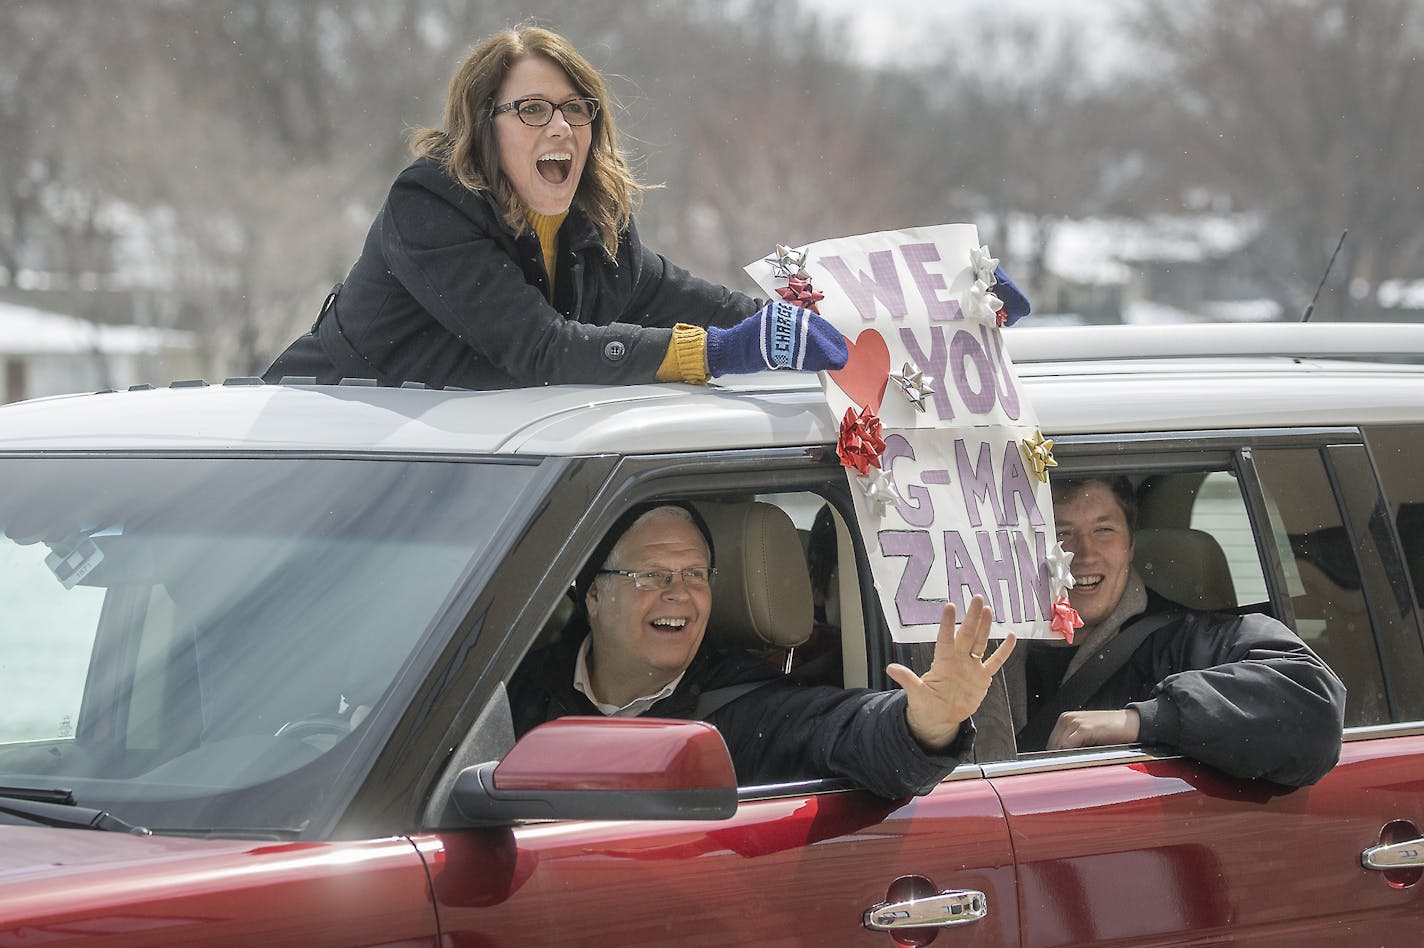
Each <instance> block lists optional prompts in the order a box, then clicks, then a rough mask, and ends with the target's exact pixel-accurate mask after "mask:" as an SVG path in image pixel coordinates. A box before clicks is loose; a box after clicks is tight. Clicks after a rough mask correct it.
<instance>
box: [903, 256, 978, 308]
mask: <svg viewBox="0 0 1424 948" xmlns="http://www.w3.org/2000/svg"><path fill="white" fill-rule="evenodd" d="M900 255H901V256H903V257H904V258H905V263H906V264H908V265H909V267H910V277H911V278H912V279H913V280H914V281H915V287H916V288H917V289H918V290H919V291H920V296H921V297H923V298H924V301H925V307H926V308H927V309H928V310H929V314H930V319H936V320H940V321H944V320H948V319H963V318H964V314H963V313H962V312H960V309H959V301H958V300H954V301H953V302H952V303H951V301H950V300H944V299H940V297H939V292H940V291H941V290H943V289H945V288H946V287H945V282H944V274H943V273H935V272H931V271H930V270H927V269H925V264H927V263H936V262H938V261H939V259H940V256H939V251H938V250H937V249H935V245H934V244H906V245H905V246H903V247H901V248H900Z"/></svg>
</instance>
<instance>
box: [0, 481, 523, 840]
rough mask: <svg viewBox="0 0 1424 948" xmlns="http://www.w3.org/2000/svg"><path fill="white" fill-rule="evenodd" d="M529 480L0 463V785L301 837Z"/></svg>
mask: <svg viewBox="0 0 1424 948" xmlns="http://www.w3.org/2000/svg"><path fill="white" fill-rule="evenodd" d="M534 470H536V467H535V466H534V465H531V464H506V463H500V464H488V465H487V464H478V463H465V464H462V463H444V462H400V461H376V460H335V459H327V460H319V459H305V460H303V459H292V458H287V459H275V458H267V459H261V458H245V459H244V458H228V459H223V458H207V459H196V458H187V459H184V458H71V459H66V460H52V459H44V458H10V459H0V482H3V483H5V484H6V488H7V489H6V491H5V492H4V494H3V496H0V599H3V601H4V603H5V609H4V616H3V620H0V647H2V648H3V652H0V722H4V724H3V725H0V784H5V785H9V786H40V787H51V786H55V785H62V786H64V787H66V788H72V789H73V791H74V793H75V796H76V798H77V799H78V800H79V802H80V803H81V804H83V805H86V806H98V807H106V808H111V809H113V810H114V811H115V812H120V813H123V814H124V819H126V820H128V821H129V822H138V823H141V824H144V825H153V826H158V827H163V828H168V829H179V830H182V829H208V830H211V829H218V828H233V827H266V828H275V829H281V828H288V829H296V828H300V827H301V826H302V825H303V824H304V822H305V821H306V820H307V819H308V818H309V817H310V813H311V807H312V806H314V805H316V804H317V803H319V801H321V799H322V798H323V793H322V792H321V791H320V787H321V786H322V785H323V783H324V781H326V780H328V779H330V774H331V773H332V772H333V770H334V769H339V768H340V767H341V766H342V765H343V763H344V762H345V761H347V760H348V759H349V757H350V755H351V754H352V753H354V752H355V749H356V747H357V745H358V743H359V740H360V735H361V734H362V733H363V731H362V724H363V723H364V722H365V721H366V720H367V719H368V718H369V716H370V715H371V714H372V712H373V711H374V710H375V709H376V707H377V706H378V704H379V703H380V702H381V700H382V698H383V696H384V695H385V694H386V692H387V689H388V688H389V687H390V686H391V684H392V682H393V681H394V680H395V679H396V676H397V674H398V673H399V672H400V671H401V669H402V666H404V665H405V664H406V662H407V661H408V659H409V658H410V656H411V653H412V652H413V650H415V649H416V648H417V647H418V646H419V644H420V643H421V642H422V641H423V639H424V637H425V636H426V634H427V632H428V630H429V628H430V627H431V622H432V620H433V619H434V618H435V617H436V616H437V614H438V613H439V610H440V609H441V606H442V604H443V603H445V602H446V601H447V600H448V599H449V598H450V597H451V595H452V590H454V589H455V588H456V587H457V586H458V585H459V584H460V583H461V581H462V577H464V576H466V575H467V573H468V571H469V570H470V569H471V568H472V564H473V563H475V562H476V560H477V558H478V557H479V555H480V554H481V553H482V551H484V550H485V549H486V548H487V547H489V546H491V545H492V544H494V543H496V542H497V540H498V538H499V537H500V536H501V531H500V525H501V523H502V522H503V521H504V519H505V518H506V517H507V516H508V515H509V512H510V510H511V509H512V508H514V507H515V506H516V504H515V501H516V499H517V498H518V496H519V494H520V491H521V490H523V489H524V488H525V487H526V486H527V484H528V483H529V481H530V472H532V471H534Z"/></svg>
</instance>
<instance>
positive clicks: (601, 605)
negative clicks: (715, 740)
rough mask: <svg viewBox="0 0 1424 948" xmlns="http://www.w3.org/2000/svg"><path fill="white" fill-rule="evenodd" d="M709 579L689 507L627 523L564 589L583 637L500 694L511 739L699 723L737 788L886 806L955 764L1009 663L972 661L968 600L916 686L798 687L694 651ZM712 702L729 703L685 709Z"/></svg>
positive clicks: (763, 668)
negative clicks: (787, 790)
mask: <svg viewBox="0 0 1424 948" xmlns="http://www.w3.org/2000/svg"><path fill="white" fill-rule="evenodd" d="M712 566H713V550H712V539H711V534H710V532H709V531H708V529H707V527H706V524H705V523H703V522H702V518H701V517H700V515H698V514H697V512H696V510H695V509H693V508H692V507H690V506H686V505H682V504H673V503H656V504H645V505H641V506H639V507H635V508H633V509H632V510H630V511H628V513H626V514H625V515H624V516H623V517H622V518H620V520H619V521H618V522H617V523H616V524H614V526H613V528H612V529H611V530H610V531H609V533H608V536H607V537H605V539H604V541H603V544H602V545H601V546H600V548H599V550H598V551H596V552H595V553H594V556H593V557H592V558H591V559H590V561H589V564H588V566H586V567H585V570H584V572H583V574H582V575H581V576H580V578H579V582H578V583H577V584H576V588H577V589H578V590H579V591H580V592H581V593H582V595H583V605H584V607H585V609H586V611H587V620H588V621H587V625H588V631H587V635H585V636H578V635H573V636H565V641H563V642H560V643H558V644H555V645H553V646H550V647H548V648H546V649H542V650H540V651H537V652H535V653H533V654H531V655H529V656H528V657H527V658H526V659H525V660H524V662H523V663H522V664H521V665H520V668H519V670H518V672H517V673H516V674H515V676H514V678H513V680H512V681H511V682H510V685H509V698H510V706H511V709H512V711H513V714H514V729H515V733H516V734H520V735H522V734H524V733H525V732H526V731H528V730H529V729H530V728H533V727H535V726H536V725H539V724H542V723H543V722H545V721H549V720H553V719H554V718H558V717H561V716H563V715H567V714H582V715H598V714H603V715H609V716H614V717H632V716H638V715H647V716H650V717H665V718H684V719H702V720H706V721H708V722H709V723H711V724H713V725H715V726H716V727H717V729H718V731H720V732H721V734H722V737H723V739H724V740H725V741H726V742H727V747H728V749H729V750H730V751H731V755H732V762H733V764H734V766H735V767H736V771H737V779H738V782H739V783H741V784H743V785H749V784H767V783H777V782H785V781H793V780H807V779H812V778H818V777H839V778H844V779H847V780H850V781H852V782H853V783H855V784H856V785H857V786H860V787H862V788H863V789H865V790H868V791H870V792H871V793H874V794H876V795H878V796H881V797H885V798H889V799H895V798H900V797H905V796H910V795H912V794H923V793H928V792H929V791H930V790H931V789H932V788H933V787H934V786H935V785H936V784H937V783H939V782H940V780H942V779H943V778H944V777H945V776H946V775H947V774H948V773H949V772H950V771H951V770H953V769H954V768H955V767H956V766H957V765H958V764H959V763H960V761H962V760H965V759H967V758H968V756H969V754H970V752H971V749H972V744H973V736H974V728H973V725H972V724H971V723H970V722H969V715H970V713H971V712H973V711H974V709H975V708H977V707H978V706H979V703H980V702H981V701H982V700H983V698H984V695H985V693H986V691H987V690H988V688H989V682H990V679H991V676H992V675H993V674H994V672H995V671H997V670H998V669H999V668H1000V666H1002V665H1003V663H1004V661H1005V659H1007V657H1008V655H1009V653H1010V652H1011V651H1012V650H1013V641H1012V638H1010V639H1008V640H1006V643H1005V645H1003V646H1001V647H1000V648H999V649H998V650H997V651H996V652H995V653H994V654H993V655H992V656H990V657H989V658H988V659H987V660H986V659H984V658H983V654H984V650H985V648H986V647H987V645H988V641H989V627H990V621H991V617H990V612H989V609H988V608H987V607H986V606H985V605H984V603H983V601H982V600H981V599H978V598H976V599H975V600H974V601H973V602H971V603H970V605H969V606H968V608H967V609H966V610H965V616H964V622H963V624H962V625H960V626H959V627H958V628H956V626H955V618H956V617H955V611H954V607H953V606H952V605H950V606H948V607H947V608H946V609H945V612H944V616H943V620H942V622H941V624H940V629H939V634H938V640H937V641H936V643H935V652H934V661H933V663H932V664H931V666H930V668H929V669H928V670H927V671H926V672H925V674H924V677H920V676H919V675H916V674H915V673H914V672H913V671H911V670H910V669H909V668H906V667H905V666H903V665H898V664H893V665H890V666H889V667H888V668H887V669H886V673H887V674H888V675H889V676H890V678H891V679H892V680H894V681H895V682H896V683H897V684H898V685H899V686H900V689H901V690H893V691H872V690H868V689H843V688H837V687H834V686H828V685H822V686H805V685H801V684H799V683H797V682H796V681H794V680H792V679H789V678H786V677H784V676H782V675H780V674H779V671H778V669H776V668H775V667H774V666H772V665H770V664H769V663H767V662H765V661H762V660H761V659H758V658H754V657H752V656H749V655H740V654H731V653H728V652H723V651H720V650H718V649H715V648H713V647H712V646H711V645H710V644H709V643H707V642H705V641H704V632H705V631H706V628H707V618H708V615H709V613H710V611H711V609H712V590H711V586H710V585H709V580H710V573H711V568H712ZM736 686H744V689H738V688H737V687H736ZM724 689H731V690H732V693H733V694H734V697H732V698H731V699H730V700H726V701H725V702H722V701H715V702H713V703H714V704H715V707H713V708H712V709H711V710H708V705H707V704H706V703H703V704H702V706H701V708H699V702H706V699H707V698H708V697H709V696H712V695H713V694H714V693H716V692H721V693H722V694H724V695H725V694H727V693H728V692H727V691H725V690H724Z"/></svg>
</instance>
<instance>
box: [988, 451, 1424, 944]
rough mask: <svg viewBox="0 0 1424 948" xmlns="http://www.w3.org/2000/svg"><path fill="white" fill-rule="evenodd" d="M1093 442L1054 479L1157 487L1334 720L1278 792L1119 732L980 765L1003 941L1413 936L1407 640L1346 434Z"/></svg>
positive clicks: (1377, 502)
mask: <svg viewBox="0 0 1424 948" xmlns="http://www.w3.org/2000/svg"><path fill="white" fill-rule="evenodd" d="M1095 450H1096V449H1095V446H1094V445H1092V444H1091V443H1089V442H1076V443H1071V444H1066V445H1063V446H1062V447H1060V451H1061V454H1060V457H1061V458H1063V460H1064V463H1063V467H1064V473H1068V472H1087V471H1090V470H1092V471H1103V470H1112V471H1115V472H1122V471H1126V472H1129V473H1131V474H1132V475H1133V478H1134V480H1135V482H1137V483H1138V484H1139V486H1140V487H1142V486H1147V485H1149V484H1150V483H1151V482H1153V481H1154V479H1155V480H1156V482H1157V485H1158V486H1166V487H1168V488H1169V489H1168V491H1167V494H1168V495H1169V496H1163V497H1159V498H1158V500H1159V501H1161V502H1160V503H1156V504H1154V505H1153V508H1154V510H1155V512H1156V515H1157V516H1160V517H1162V518H1165V520H1166V521H1167V525H1168V526H1172V527H1175V528H1190V529H1195V530H1199V531H1204V532H1210V533H1213V534H1214V536H1215V537H1216V538H1217V539H1218V540H1219V541H1220V542H1221V545H1222V546H1223V547H1224V548H1226V549H1227V550H1228V559H1229V560H1230V561H1231V569H1232V573H1233V575H1234V577H1235V578H1236V583H1235V585H1236V590H1237V594H1238V604H1239V605H1240V606H1241V607H1242V608H1253V607H1255V606H1257V605H1264V606H1265V607H1266V609H1267V611H1270V612H1272V613H1274V614H1275V615H1276V616H1277V617H1278V618H1281V619H1282V620H1283V621H1286V622H1287V623H1288V624H1290V625H1292V626H1293V627H1294V628H1296V629H1297V631H1298V633H1299V634H1300V635H1301V636H1302V638H1304V639H1305V641H1306V642H1307V643H1309V644H1310V645H1311V646H1312V648H1314V649H1315V650H1316V651H1317V653H1318V654H1320V655H1321V656H1322V657H1324V658H1325V659H1326V660H1327V662H1329V663H1330V664H1331V665H1332V667H1334V668H1336V670H1337V672H1338V673H1339V674H1340V675H1341V677H1342V679H1343V680H1344V681H1345V683H1346V685H1347V687H1348V689H1349V699H1348V701H1347V713H1346V723H1347V729H1346V733H1345V741H1344V745H1343V747H1342V750H1341V754H1340V761H1339V763H1338V764H1337V765H1336V766H1335V768H1334V769H1333V770H1332V771H1330V772H1329V773H1328V774H1327V775H1326V776H1325V777H1324V779H1322V780H1321V781H1320V782H1319V783H1317V784H1315V785H1314V786H1311V787H1307V788H1301V789H1295V790H1292V789H1289V788H1285V787H1279V786H1276V785H1273V784H1270V783H1266V782H1262V781H1246V780H1237V779H1233V778H1230V777H1227V776H1225V775H1223V774H1221V773H1219V772H1217V771H1214V770H1212V769H1211V768H1208V767H1205V766H1202V765H1199V764H1196V763H1194V762H1191V761H1188V760H1186V759H1183V758H1180V757H1172V756H1163V755H1162V754H1161V753H1160V752H1153V753H1150V754H1149V753H1144V752H1143V751H1144V750H1146V749H1143V748H1138V747H1135V746H1134V747H1117V748H1099V749H1092V750H1084V751H1074V752H1061V753H1040V754H1033V755H1024V756H1023V757H1022V758H1020V759H1016V760H1014V761H1005V762H1003V763H1001V764H991V765H987V766H986V772H987V773H988V775H989V778H990V782H991V783H992V784H993V786H994V789H995V791H996V792H997V793H998V795H999V798H1000V799H1001V800H1002V802H1003V805H1004V809H1005V813H1006V815H1007V818H1008V821H1009V828H1010V835H1011V837H1012V840H1013V846H1014V851H1015V857H1016V859H1017V864H1018V871H1019V877H1018V882H1019V895H1020V907H1021V910H1022V920H1023V922H1022V923H1023V932H1022V934H1023V944H1025V945H1062V944H1089V943H1093V944H1097V943H1103V942H1122V943H1131V944H1139V943H1151V944H1188V943H1190V944H1201V943H1203V942H1210V943H1213V944H1216V943H1250V944H1281V945H1299V944H1371V945H1376V944H1378V945H1390V944H1400V945H1404V944H1408V945H1415V944H1418V940H1419V932H1420V931H1421V929H1424V924H1421V923H1424V888H1421V887H1420V885H1419V884H1418V883H1419V876H1420V871H1421V870H1420V869H1419V868H1417V866H1418V865H1419V862H1420V858H1419V849H1420V847H1419V846H1410V845H1397V844H1408V843H1409V842H1410V841H1418V840H1419V839H1420V836H1421V834H1420V829H1421V827H1424V793H1421V791H1424V713H1421V705H1420V698H1421V686H1420V684H1419V682H1420V681H1421V680H1424V679H1421V678H1420V668H1421V665H1420V663H1421V661H1424V652H1421V647H1420V638H1419V626H1418V619H1417V616H1416V612H1415V609H1414V600H1413V597H1412V596H1410V595H1409V592H1408V584H1407V581H1405V582H1404V583H1403V584H1402V585H1401V581H1400V578H1401V576H1402V575H1403V570H1402V565H1401V563H1400V560H1399V552H1398V548H1397V544H1396V542H1395V539H1394V536H1393V532H1392V531H1391V530H1390V529H1388V527H1389V524H1388V522H1387V520H1382V519H1381V512H1382V511H1384V510H1385V508H1384V507H1383V505H1382V497H1381V495H1380V491H1379V487H1378V484H1377V483H1376V481H1375V478H1374V475H1373V471H1372V468H1371V466H1370V464H1369V458H1368V456H1367V453H1366V451H1365V448H1364V445H1363V444H1361V443H1360V436H1359V433H1358V432H1355V431H1327V432H1315V433H1311V434H1309V435H1302V434H1298V433H1285V432H1283V433H1280V434H1278V435H1270V434H1262V435H1261V436H1260V437H1256V438H1253V439H1251V441H1250V443H1247V444H1242V443H1239V442H1238V443H1236V444H1234V445H1231V446H1227V445H1224V444H1223V443H1222V439H1217V438H1212V437H1209V436H1208V437H1203V438H1200V439H1197V440H1195V441H1192V440H1191V439H1187V440H1185V441H1183V440H1181V439H1177V440H1175V441H1174V442H1172V443H1165V442H1164V443H1152V442H1151V441H1144V442H1141V443H1138V444H1135V445H1134V446H1133V448H1131V449H1128V450H1123V448H1122V447H1121V446H1120V445H1115V446H1114V447H1113V449H1112V452H1113V453H1112V455H1111V457H1109V456H1108V455H1107V454H1106V452H1104V453H1102V454H1097V453H1095ZM1057 473H1058V472H1055V474H1057ZM1173 484H1176V485H1177V486H1178V487H1184V486H1188V485H1189V486H1190V489H1183V490H1172V489H1171V486H1172V485H1173ZM1233 492H1234V497H1233ZM1143 513H1144V516H1146V515H1147V513H1148V511H1147V506H1146V504H1144V510H1143ZM1242 540H1245V541H1246V542H1240V541H1242ZM1140 554H1141V551H1140V550H1139V556H1140ZM1258 597H1259V598H1265V599H1268V600H1269V602H1267V603H1264V604H1258V603H1257V602H1256V600H1257V599H1258ZM1381 847H1385V848H1381Z"/></svg>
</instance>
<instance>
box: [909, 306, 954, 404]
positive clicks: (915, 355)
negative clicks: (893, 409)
mask: <svg viewBox="0 0 1424 948" xmlns="http://www.w3.org/2000/svg"><path fill="white" fill-rule="evenodd" d="M900 341H901V342H903V343H904V344H905V351H906V352H908V353H909V354H910V358H912V359H914V360H915V365H918V366H919V367H920V369H921V370H922V371H924V372H926V373H928V374H929V375H931V376H933V377H934V380H935V384H934V395H933V396H931V397H932V399H933V401H934V406H935V412H936V413H937V414H938V415H939V420H940V421H953V420H954V402H952V401H950V398H949V392H948V388H949V386H948V385H946V384H945V383H944V380H945V373H946V371H947V367H948V365H949V347H948V346H946V345H945V344H944V328H943V327H941V326H931V327H930V354H929V355H925V350H923V349H921V348H920V341H919V340H918V339H916V338H915V333H914V331H913V330H911V329H909V328H908V327H901V329H900Z"/></svg>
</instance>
